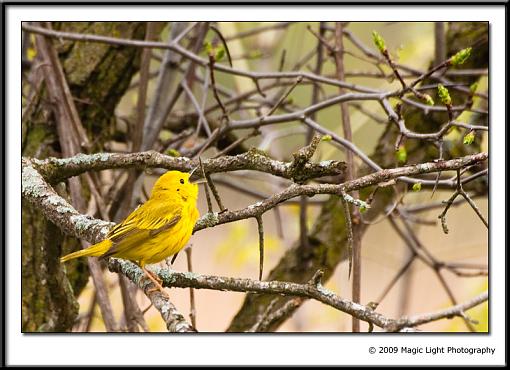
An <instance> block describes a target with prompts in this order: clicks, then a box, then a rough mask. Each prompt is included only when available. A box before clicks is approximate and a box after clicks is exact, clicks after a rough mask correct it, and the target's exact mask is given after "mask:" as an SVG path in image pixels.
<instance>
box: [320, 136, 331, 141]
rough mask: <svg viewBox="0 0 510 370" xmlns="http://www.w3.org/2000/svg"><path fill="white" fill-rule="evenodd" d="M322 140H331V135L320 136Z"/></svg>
mask: <svg viewBox="0 0 510 370" xmlns="http://www.w3.org/2000/svg"><path fill="white" fill-rule="evenodd" d="M321 140H322V141H331V140H333V138H332V137H331V135H324V136H323V137H322V138H321Z"/></svg>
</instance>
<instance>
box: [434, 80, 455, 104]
mask: <svg viewBox="0 0 510 370" xmlns="http://www.w3.org/2000/svg"><path fill="white" fill-rule="evenodd" d="M437 93H438V95H439V99H441V102H442V103H443V104H444V105H452V98H451V97H450V92H449V91H448V89H447V88H446V87H444V86H443V85H441V84H439V85H437Z"/></svg>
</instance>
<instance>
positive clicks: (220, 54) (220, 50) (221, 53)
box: [214, 46, 225, 62]
mask: <svg viewBox="0 0 510 370" xmlns="http://www.w3.org/2000/svg"><path fill="white" fill-rule="evenodd" d="M224 56H225V49H224V48H223V46H220V47H219V48H218V49H217V50H216V55H215V56H214V60H216V61H217V62H219V61H220V60H222V59H223V57H224Z"/></svg>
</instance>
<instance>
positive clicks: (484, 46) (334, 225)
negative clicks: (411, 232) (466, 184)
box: [228, 22, 489, 332]
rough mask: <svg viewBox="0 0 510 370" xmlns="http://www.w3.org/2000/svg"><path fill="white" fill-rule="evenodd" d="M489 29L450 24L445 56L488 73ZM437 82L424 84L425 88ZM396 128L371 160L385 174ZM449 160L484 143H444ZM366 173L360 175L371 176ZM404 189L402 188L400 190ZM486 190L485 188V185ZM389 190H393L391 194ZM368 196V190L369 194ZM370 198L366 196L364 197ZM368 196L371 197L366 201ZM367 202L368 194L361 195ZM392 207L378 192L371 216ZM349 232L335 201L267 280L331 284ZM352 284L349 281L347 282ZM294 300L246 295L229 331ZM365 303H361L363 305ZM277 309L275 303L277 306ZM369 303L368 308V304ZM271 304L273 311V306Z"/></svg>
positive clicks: (426, 125) (414, 151)
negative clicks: (464, 57) (462, 58)
mask: <svg viewBox="0 0 510 370" xmlns="http://www.w3.org/2000/svg"><path fill="white" fill-rule="evenodd" d="M488 42H489V40H488V25H487V23H482V22H479V23H473V22H466V23H458V22H455V23H451V24H449V27H448V31H447V42H446V51H447V57H450V56H451V55H453V54H455V53H456V52H457V51H459V50H461V49H463V48H466V47H472V48H473V51H472V55H471V57H470V58H469V59H468V61H467V62H466V63H465V64H463V65H461V66H460V67H458V68H462V69H464V68H465V69H469V68H487V66H488V60H489V48H488ZM451 80H452V81H457V82H462V83H465V84H468V86H469V85H470V84H471V83H473V82H475V81H476V80H477V77H460V78H459V77H456V78H451ZM432 82H434V81H430V80H429V81H427V80H426V81H424V82H423V83H424V84H427V83H432ZM450 94H451V96H452V99H453V102H454V104H455V105H462V104H463V103H465V102H466V99H467V95H466V94H460V93H458V92H455V91H454V90H453V89H450ZM430 95H432V97H433V99H434V101H436V102H438V103H436V104H438V105H439V104H440V103H439V99H438V98H437V96H434V95H433V94H430ZM402 114H403V117H404V119H405V122H406V125H407V127H408V128H409V129H411V130H413V131H417V132H435V131H437V130H438V128H439V127H440V125H441V124H443V123H444V122H446V121H447V116H446V113H429V114H426V113H425V112H424V111H423V110H421V109H418V108H415V107H411V106H409V107H407V109H405V110H403V112H402ZM395 126H396V125H395V124H394V123H388V125H387V127H386V130H385V132H384V133H383V134H382V136H381V137H380V140H379V145H378V146H377V147H376V149H375V151H374V153H373V154H372V156H371V157H372V159H374V160H375V162H376V163H378V164H380V165H381V166H382V167H384V168H388V167H393V166H394V165H395V142H396V140H397V137H398V134H399V132H398V130H397V128H396V127H395ZM445 144H448V145H445V148H444V149H445V152H444V157H445V159H447V158H450V157H458V156H463V155H468V154H472V153H475V152H479V151H480V146H479V143H476V145H472V146H466V145H463V144H462V140H459V141H458V142H457V143H445ZM405 145H406V149H407V152H408V160H407V162H408V163H410V164H412V163H419V162H425V161H429V160H433V159H437V158H438V154H439V152H438V149H437V147H435V146H434V145H433V144H432V143H425V142H423V141H418V140H407V141H406V142H405ZM366 172H367V170H366V169H365V170H364V172H363V171H361V173H360V175H363V174H364V173H366ZM399 186H402V185H399ZM483 186H484V185H483ZM386 189H389V188H386ZM368 190H369V189H368ZM365 194H367V191H365ZM365 196H366V195H365ZM362 197H363V194H362ZM391 201H392V191H391V190H384V191H378V193H377V196H376V198H375V200H374V202H375V204H374V205H373V207H372V209H371V211H370V213H372V216H375V214H376V213H378V212H381V211H383V210H384V208H385V206H386V205H388V204H390V202H391ZM355 227H356V228H358V229H359V230H358V232H360V233H363V232H364V231H365V230H366V227H365V226H364V225H363V224H360V225H357V226H355ZM346 241H347V236H346V230H345V224H344V214H343V209H342V205H341V202H340V201H339V198H338V197H336V196H331V197H330V199H329V201H328V202H327V203H326V204H325V205H324V206H323V207H322V210H321V214H320V216H319V218H318V219H317V222H316V223H315V226H314V228H313V230H312V231H311V233H310V236H309V244H310V245H311V246H312V248H305V247H304V246H302V245H300V244H299V242H298V243H296V244H295V245H294V246H293V247H292V248H291V249H289V250H288V251H287V252H286V253H285V255H284V256H283V257H282V259H281V260H280V261H279V263H278V264H277V266H276V267H275V268H274V269H273V270H272V271H271V272H270V274H269V276H268V277H267V278H266V280H283V281H293V282H299V283H305V282H307V281H308V280H309V279H310V278H311V277H312V275H313V274H314V273H315V272H316V271H317V270H318V269H323V270H324V280H325V281H326V280H327V279H329V278H330V277H331V275H332V274H333V272H334V270H335V268H336V266H337V265H338V264H339V263H340V262H341V261H343V260H344V259H345V258H346ZM345 278H347V276H345ZM290 299H292V297H283V296H278V295H268V294H251V293H250V294H247V295H246V298H245V300H244V302H243V305H242V306H241V308H240V310H239V311H238V313H237V315H236V316H235V317H234V319H233V320H232V322H231V324H230V326H229V328H228V331H231V332H242V331H246V330H248V329H250V328H251V327H253V325H254V324H255V323H256V322H257V321H259V320H260V318H261V316H262V315H270V314H274V313H275V311H276V310H278V309H279V308H281V307H282V306H283V305H284V304H285V303H287V302H288V301H289V300H290ZM364 299H366V297H362V300H364ZM275 300H276V302H275V303H272V302H273V301H275ZM365 303H366V302H365ZM270 304H272V306H271V309H270V310H268V306H269V305H270ZM293 312H294V310H289V311H288V312H287V314H286V315H284V316H282V317H281V318H280V319H279V320H277V321H275V322H273V323H272V325H270V326H269V327H268V331H274V330H276V329H277V328H278V327H279V326H280V325H281V324H282V323H283V322H284V321H285V320H286V319H287V318H289V317H290V316H291V315H292V313H293Z"/></svg>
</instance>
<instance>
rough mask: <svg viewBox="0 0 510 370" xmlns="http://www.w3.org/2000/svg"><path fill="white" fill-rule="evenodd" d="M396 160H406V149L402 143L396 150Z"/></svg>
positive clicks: (401, 161) (403, 161)
mask: <svg viewBox="0 0 510 370" xmlns="http://www.w3.org/2000/svg"><path fill="white" fill-rule="evenodd" d="M396 156H397V160H398V161H399V162H400V163H406V161H407V150H406V147H405V146H404V145H401V146H400V147H399V148H398V150H397V152H396Z"/></svg>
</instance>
